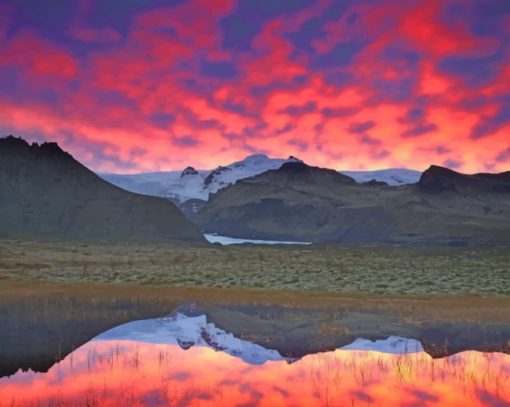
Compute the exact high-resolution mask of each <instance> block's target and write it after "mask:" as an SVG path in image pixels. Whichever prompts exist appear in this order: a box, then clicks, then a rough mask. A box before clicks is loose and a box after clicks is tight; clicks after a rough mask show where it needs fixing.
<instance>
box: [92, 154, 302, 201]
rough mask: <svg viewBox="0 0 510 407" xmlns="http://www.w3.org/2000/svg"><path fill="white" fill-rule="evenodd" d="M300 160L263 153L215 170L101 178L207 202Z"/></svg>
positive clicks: (144, 190) (143, 191)
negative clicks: (221, 192) (242, 182)
mask: <svg viewBox="0 0 510 407" xmlns="http://www.w3.org/2000/svg"><path fill="white" fill-rule="evenodd" d="M295 161H300V160H299V159H297V158H296V157H293V156H290V157H289V158H287V159H282V158H269V157H268V156H266V155H264V154H254V155H250V156H248V157H246V158H245V159H244V160H242V161H237V162H234V163H232V164H230V165H227V166H221V165H220V166H218V167H217V168H215V169H213V170H196V169H195V168H193V167H186V168H185V169H184V170H183V171H182V172H181V171H171V172H153V173H142V174H100V176H101V177H102V178H104V179H105V180H107V181H108V182H111V183H112V184H114V185H117V186H118V187H120V188H123V189H127V190H128V191H131V192H136V193H139V194H146V195H154V196H163V197H167V198H170V199H172V200H174V201H176V202H178V203H182V202H185V201H187V200H190V199H201V200H203V201H207V200H208V198H209V194H211V193H215V192H217V191H218V190H219V189H221V188H225V187H227V186H229V185H231V184H233V183H235V182H236V181H237V180H240V179H244V178H248V177H252V176H254V175H257V174H260V173H262V172H265V171H267V170H274V169H277V168H280V167H281V166H282V164H284V163H286V162H295Z"/></svg>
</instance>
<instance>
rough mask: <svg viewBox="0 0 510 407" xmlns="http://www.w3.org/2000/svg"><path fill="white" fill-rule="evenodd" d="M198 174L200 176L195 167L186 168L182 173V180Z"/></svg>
mask: <svg viewBox="0 0 510 407" xmlns="http://www.w3.org/2000/svg"><path fill="white" fill-rule="evenodd" d="M197 174H198V171H197V170H196V169H195V168H194V167H186V168H184V170H182V172H181V178H182V177H186V176H190V175H197Z"/></svg>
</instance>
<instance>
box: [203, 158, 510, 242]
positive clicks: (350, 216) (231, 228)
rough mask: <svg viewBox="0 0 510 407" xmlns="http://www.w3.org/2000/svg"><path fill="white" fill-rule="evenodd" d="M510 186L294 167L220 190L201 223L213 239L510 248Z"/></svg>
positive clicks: (508, 182) (434, 171)
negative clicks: (358, 176)
mask: <svg viewBox="0 0 510 407" xmlns="http://www.w3.org/2000/svg"><path fill="white" fill-rule="evenodd" d="M509 188H510V179H509V176H508V173H503V174H476V175H464V174H460V173H456V172H454V171H451V170H448V169H446V168H442V167H437V166H432V167H430V168H429V169H428V170H427V171H425V172H424V173H423V174H422V176H421V178H420V180H419V182H418V183H416V184H412V185H406V186H400V187H391V186H388V185H386V184H384V183H378V182H371V183H361V184H360V183H357V182H356V181H355V180H354V179H352V178H350V177H347V176H345V175H342V174H338V173H336V172H335V171H332V170H327V169H322V168H316V167H310V166H307V165H305V164H303V163H287V164H284V165H282V167H281V168H279V169H277V170H270V171H267V172H265V173H262V174H259V175H257V176H255V177H251V178H247V179H244V180H241V181H238V182H237V183H236V184H235V185H232V186H230V187H227V188H224V189H222V190H220V191H219V192H218V193H216V194H214V195H212V196H211V198H210V200H209V202H208V203H207V204H205V205H204V206H203V207H202V208H201V209H200V210H199V211H198V212H197V213H195V214H193V217H194V220H195V222H196V223H197V224H199V225H200V226H201V227H202V228H203V230H204V231H205V232H206V233H213V232H214V233H218V234H220V235H226V236H231V237H243V238H252V239H270V240H295V241H314V242H339V243H433V244H447V245H467V244H483V243H508V242H510V190H509Z"/></svg>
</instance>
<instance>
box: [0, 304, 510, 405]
mask: <svg viewBox="0 0 510 407" xmlns="http://www.w3.org/2000/svg"><path fill="white" fill-rule="evenodd" d="M353 317H356V318H354V319H353ZM362 321H365V322H364V323H361V322H362ZM377 323H379V326H380V328H379V332H375V330H376V326H377ZM374 324H375V325H374ZM413 325H419V326H417V327H416V326H413ZM228 327H234V330H235V331H236V332H231V331H230V330H229V329H228ZM359 332H364V333H367V334H368V335H367V336H370V338H363V337H360V336H359V335H358V333H359ZM391 332H395V333H400V334H404V333H408V334H412V335H414V336H416V338H412V337H404V336H399V335H388V336H386V335H387V334H389V333H391ZM466 332H467V333H468V334H466ZM508 333H509V331H508V326H506V325H497V324H496V325H483V326H482V325H477V324H476V323H471V324H467V325H466V323H462V324H458V323H457V324H456V323H448V324H445V323H438V322H434V321H429V322H427V323H424V322H420V323H419V324H416V323H413V322H406V321H402V320H401V318H392V317H391V315H390V314H387V313H384V312H383V313H381V312H380V311H363V312H361V311H360V310H359V309H357V310H356V309H350V310H346V309H341V310H336V311H331V310H329V311H325V310H322V311H321V310H306V309H299V308H290V309H289V308H286V307H280V306H275V305H267V306H260V305H238V304H230V305H218V304H208V303H203V304H201V303H195V302H185V303H182V304H180V305H178V306H177V307H175V309H174V310H173V311H172V312H170V313H169V314H167V315H166V316H163V317H159V318H149V319H142V320H137V321H131V322H127V323H124V324H121V325H118V326H116V327H113V328H111V329H107V330H105V331H104V332H102V333H100V334H99V335H96V336H95V337H93V338H92V339H91V340H89V341H87V342H85V343H84V344H83V345H81V346H79V347H78V348H77V349H75V350H74V351H72V352H70V353H69V354H67V355H66V356H64V357H63V358H62V359H61V360H60V361H58V362H56V363H54V364H52V365H51V366H50V367H49V369H48V370H47V372H34V371H32V370H31V369H29V370H28V371H21V370H18V371H17V372H16V373H15V374H14V375H11V376H6V377H3V378H0V406H12V407H14V406H166V405H178V406H187V405H191V406H256V405H261V406H278V405H281V406H288V405H293V406H314V405H318V406H367V405H374V406H379V405H380V406H435V405H438V406H463V407H465V406H491V407H494V406H508V405H510V355H509V354H508V346H510V344H509V343H507V342H505V341H507V340H508V339H510V337H509V336H508ZM473 340H474V341H475V342H478V343H479V346H476V344H475V345H473Z"/></svg>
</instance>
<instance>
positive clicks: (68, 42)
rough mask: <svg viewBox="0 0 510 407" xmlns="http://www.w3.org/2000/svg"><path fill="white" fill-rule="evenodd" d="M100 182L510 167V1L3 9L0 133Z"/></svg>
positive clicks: (237, 1)
mask: <svg viewBox="0 0 510 407" xmlns="http://www.w3.org/2000/svg"><path fill="white" fill-rule="evenodd" d="M7 134H14V135H17V136H22V137H23V138H25V139H27V140H29V141H37V142H41V141H57V142H58V143H59V144H60V145H61V146H62V147H63V148H64V149H65V150H67V151H69V152H70V153H71V154H73V156H74V157H75V158H77V159H78V160H80V161H81V162H83V163H84V164H85V165H87V166H89V167H90V168H92V169H94V170H96V171H103V172H120V173H134V172H142V171H159V170H180V169H182V168H184V167H186V166H188V165H192V166H195V167H196V168H212V167H216V166H217V165H219V164H223V165H226V164H228V163H230V162H232V161H236V160H239V159H242V158H243V157H245V156H247V155H250V154H254V153H265V154H267V155H269V156H272V157H283V158H285V157H287V156H289V155H294V156H297V157H299V158H301V159H303V160H304V161H305V162H307V163H309V164H312V165H318V166H323V167H330V168H336V169H352V170H358V169H367V170H369V169H377V168H389V167H406V168H413V169H418V170H424V169H426V168H427V167H428V166H429V165H431V164H437V165H444V166H447V167H449V168H452V169H455V170H458V171H462V172H502V171H508V170H510V1H508V0H406V1H400V0H334V1H331V0H329V1H322V0H317V1H314V0H273V1H264V0H166V1H163V0H150V1H149V0H108V1H103V0H76V1H68V0H0V135H7Z"/></svg>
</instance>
